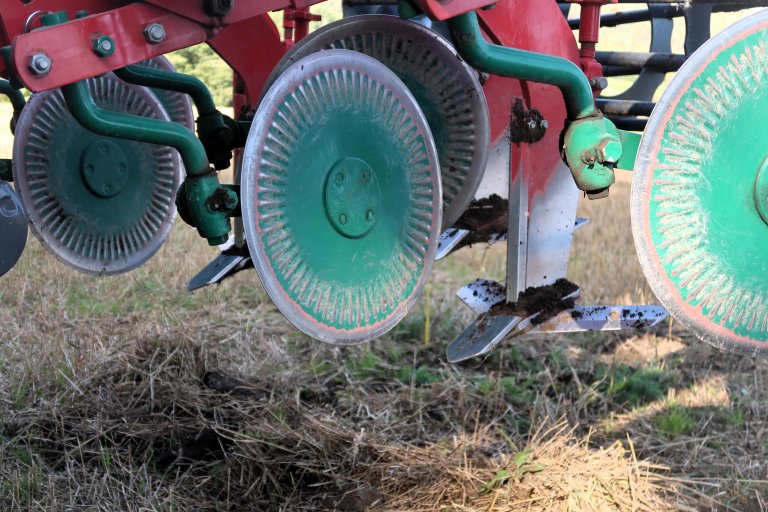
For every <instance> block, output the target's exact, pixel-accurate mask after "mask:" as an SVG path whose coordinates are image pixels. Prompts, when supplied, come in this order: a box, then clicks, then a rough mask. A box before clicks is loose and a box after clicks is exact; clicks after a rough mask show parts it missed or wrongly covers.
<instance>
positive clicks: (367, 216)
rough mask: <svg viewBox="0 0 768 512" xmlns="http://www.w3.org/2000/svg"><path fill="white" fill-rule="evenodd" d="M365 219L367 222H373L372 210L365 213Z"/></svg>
mask: <svg viewBox="0 0 768 512" xmlns="http://www.w3.org/2000/svg"><path fill="white" fill-rule="evenodd" d="M365 218H366V220H368V222H371V221H372V220H373V210H368V211H367V212H365Z"/></svg>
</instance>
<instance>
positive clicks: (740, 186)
mask: <svg viewBox="0 0 768 512" xmlns="http://www.w3.org/2000/svg"><path fill="white" fill-rule="evenodd" d="M766 46H768V12H765V11H764V12H762V13H758V14H754V15H750V16H749V17H748V18H745V19H744V20H742V21H740V22H738V23H736V24H735V25H733V26H731V27H730V28H729V29H726V30H725V31H723V32H721V33H720V34H719V35H718V36H716V37H714V38H713V39H711V40H710V41H709V42H707V43H706V44H705V45H704V46H702V47H701V48H700V49H699V50H698V51H697V52H696V53H694V54H693V56H692V57H691V58H690V59H689V60H688V61H687V62H686V64H685V65H684V66H683V67H682V68H681V70H680V72H678V74H677V75H676V76H675V78H674V80H673V82H672V84H671V85H670V87H669V88H668V89H667V91H666V92H665V93H664V95H663V96H662V98H661V100H660V101H659V104H658V106H657V107H656V109H655V111H654V113H653V115H652V116H651V118H650V120H649V124H648V128H647V129H646V132H645V135H644V137H643V141H642V143H641V146H640V150H639V153H638V158H637V164H636V168H635V175H634V180H633V185H632V227H633V234H634V238H635V245H636V247H637V250H638V256H639V258H640V263H641V265H642V267H643V270H644V271H645V274H646V277H647V278H648V281H649V283H650V285H651V287H652V288H653V290H654V292H655V293H656V295H657V297H658V298H659V300H660V301H661V302H662V303H663V304H664V305H665V306H666V307H667V309H669V311H670V313H672V314H673V315H674V316H675V318H676V319H677V320H678V321H680V322H681V323H682V324H683V325H685V326H686V327H688V328H689V329H690V330H691V331H693V332H694V333H695V334H697V335H698V336H699V337H700V338H701V339H703V340H704V341H707V342H709V343H711V344H712V345H715V346H716V347H718V348H722V349H727V350H730V351H733V352H739V353H745V354H749V355H753V356H754V355H768V280H766V272H768V264H766V261H767V259H766V258H767V257H768V228H767V227H766V218H768V214H767V212H768V205H767V203H766V200H767V199H768V171H766V170H765V169H766V157H768V149H767V148H768V131H766V130H763V129H761V127H762V126H764V124H765V119H766V118H768V52H767V51H766Z"/></svg>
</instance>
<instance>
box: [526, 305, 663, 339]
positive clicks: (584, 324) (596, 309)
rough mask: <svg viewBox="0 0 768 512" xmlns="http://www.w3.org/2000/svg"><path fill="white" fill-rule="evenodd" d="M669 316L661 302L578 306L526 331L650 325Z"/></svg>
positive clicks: (604, 329) (528, 332) (605, 328)
mask: <svg viewBox="0 0 768 512" xmlns="http://www.w3.org/2000/svg"><path fill="white" fill-rule="evenodd" d="M667 316H668V314H667V310H666V309H664V308H663V307H661V306H576V307H574V308H572V309H568V310H566V311H563V312H562V313H560V314H558V315H557V316H554V317H552V318H550V319H549V320H547V321H546V322H544V323H542V324H540V325H535V326H533V327H532V328H531V329H528V330H527V331H526V334H536V333H553V332H584V331H621V330H624V329H647V328H648V327H653V326H654V325H658V324H659V323H661V322H663V321H664V320H665V319H666V318H667ZM522 329H524V327H520V326H518V330H522Z"/></svg>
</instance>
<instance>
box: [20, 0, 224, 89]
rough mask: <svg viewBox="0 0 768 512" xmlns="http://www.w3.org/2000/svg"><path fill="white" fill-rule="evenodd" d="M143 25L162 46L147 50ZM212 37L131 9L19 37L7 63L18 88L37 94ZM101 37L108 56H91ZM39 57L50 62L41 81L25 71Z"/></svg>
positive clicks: (152, 10) (159, 13)
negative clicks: (159, 28) (160, 36)
mask: <svg viewBox="0 0 768 512" xmlns="http://www.w3.org/2000/svg"><path fill="white" fill-rule="evenodd" d="M149 23H160V24H162V25H163V27H165V31H166V34H167V37H166V39H165V40H164V41H162V42H161V43H159V44H150V43H148V42H147V41H146V40H145V38H144V27H145V26H146V25H147V24H149ZM214 34H215V29H212V28H210V27H209V28H206V27H203V26H201V25H200V24H198V23H195V22H194V21H192V20H189V19H187V18H183V17H181V16H178V15H176V14H174V13H172V12H169V11H167V10H165V9H161V8H159V7H155V6H152V5H148V4H144V3H136V4H130V5H126V6H125V7H121V8H119V9H114V10H112V11H107V12H104V13H100V14H94V15H91V16H88V17H86V18H81V19H78V20H72V21H70V22H67V23H63V24H61V25H56V26H52V27H46V28H42V29H38V30H34V31H32V32H30V33H28V34H21V35H19V36H17V37H16V38H15V39H14V40H13V42H12V48H11V61H12V63H13V67H14V68H15V69H16V71H17V74H18V76H19V79H20V80H21V82H22V83H23V84H24V85H25V86H26V87H27V88H28V89H29V90H31V91H34V92H40V91H46V90H49V89H54V88H57V87H61V86H63V85H66V84H70V83H73V82H77V81H79V80H84V79H86V78H90V77H92V76H96V75H99V74H102V73H106V72H108V71H112V70H115V69H117V68H121V67H123V66H127V65H129V64H135V63H136V62H139V61H142V60H145V59H149V58H152V57H156V56H158V55H163V54H165V53H168V52H171V51H174V50H178V49H180V48H186V47H187V46H192V45H195V44H198V43H202V42H204V41H206V40H208V39H209V38H211V37H212V36H213V35H214ZM101 35H108V36H110V37H112V39H113V40H114V41H115V52H114V53H113V54H112V55H109V56H107V57H100V56H98V55H97V54H96V53H95V52H94V51H93V42H92V41H93V38H94V37H98V36H101ZM41 52H42V53H45V54H46V55H48V57H49V58H50V59H51V69H50V72H49V73H48V74H46V75H44V76H38V75H36V74H34V73H33V72H32V71H31V70H30V69H29V66H28V63H29V60H30V58H31V57H32V55H34V54H36V53H41Z"/></svg>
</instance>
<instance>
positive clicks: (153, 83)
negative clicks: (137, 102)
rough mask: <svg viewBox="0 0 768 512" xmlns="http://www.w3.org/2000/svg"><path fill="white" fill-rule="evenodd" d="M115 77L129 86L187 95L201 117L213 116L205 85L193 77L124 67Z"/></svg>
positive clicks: (214, 107) (212, 102) (116, 71)
mask: <svg viewBox="0 0 768 512" xmlns="http://www.w3.org/2000/svg"><path fill="white" fill-rule="evenodd" d="M115 75H117V77H118V78H120V79H121V80H123V81H125V82H128V83H129V84H138V85H144V86H147V87H155V88H157V89H165V90H167V91H175V92H180V93H183V94H188V95H189V96H190V97H191V98H192V101H193V102H194V103H195V107H197V112H198V114H200V115H201V116H207V115H210V114H215V113H216V112H217V111H216V104H215V103H214V101H213V96H211V92H210V91H209V90H208V88H207V87H206V86H205V84H204V83H203V82H202V81H200V80H199V79H197V78H195V77H194V76H190V75H185V74H183V73H171V72H169V71H163V70H160V69H154V68H150V67H147V66H139V65H133V66H125V67H124V68H121V69H116V70H115Z"/></svg>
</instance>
